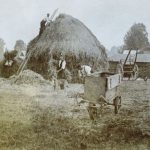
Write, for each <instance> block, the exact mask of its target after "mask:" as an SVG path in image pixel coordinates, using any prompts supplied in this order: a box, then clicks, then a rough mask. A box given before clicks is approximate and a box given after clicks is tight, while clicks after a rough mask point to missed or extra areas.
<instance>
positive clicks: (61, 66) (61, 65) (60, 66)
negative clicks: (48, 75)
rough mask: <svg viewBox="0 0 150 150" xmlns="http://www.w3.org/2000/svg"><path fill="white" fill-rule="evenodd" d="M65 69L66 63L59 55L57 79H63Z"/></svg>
mask: <svg viewBox="0 0 150 150" xmlns="http://www.w3.org/2000/svg"><path fill="white" fill-rule="evenodd" d="M65 68H66V61H65V59H64V57H63V56H62V55H61V56H60V60H59V64H58V70H57V73H58V74H57V76H58V78H59V79H65V78H66V76H65Z"/></svg>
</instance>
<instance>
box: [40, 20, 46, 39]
mask: <svg viewBox="0 0 150 150" xmlns="http://www.w3.org/2000/svg"><path fill="white" fill-rule="evenodd" d="M45 27H46V20H45V19H43V20H42V21H41V23H40V32H39V36H41V35H42V33H43V31H44V30H45Z"/></svg>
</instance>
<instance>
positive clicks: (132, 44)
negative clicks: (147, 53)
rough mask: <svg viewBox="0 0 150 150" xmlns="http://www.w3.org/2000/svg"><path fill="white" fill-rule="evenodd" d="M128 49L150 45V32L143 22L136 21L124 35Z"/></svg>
mask: <svg viewBox="0 0 150 150" xmlns="http://www.w3.org/2000/svg"><path fill="white" fill-rule="evenodd" d="M124 45H125V47H126V49H140V48H143V47H146V46H148V45H149V41H148V33H147V31H146V26H145V25H144V24H143V23H135V24H133V25H132V27H131V28H130V30H129V31H128V32H127V34H126V35H125V37H124Z"/></svg>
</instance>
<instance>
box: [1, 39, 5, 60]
mask: <svg viewBox="0 0 150 150" xmlns="http://www.w3.org/2000/svg"><path fill="white" fill-rule="evenodd" d="M4 46H5V42H4V40H3V39H1V38H0V59H2V58H3V54H4Z"/></svg>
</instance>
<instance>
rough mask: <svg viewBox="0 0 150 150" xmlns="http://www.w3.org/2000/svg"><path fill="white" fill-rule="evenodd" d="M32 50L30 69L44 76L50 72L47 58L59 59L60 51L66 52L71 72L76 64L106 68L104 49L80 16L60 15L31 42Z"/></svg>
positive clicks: (29, 47) (29, 49)
mask: <svg viewBox="0 0 150 150" xmlns="http://www.w3.org/2000/svg"><path fill="white" fill-rule="evenodd" d="M27 51H28V52H29V51H32V54H31V58H30V60H29V62H28V64H27V65H28V68H29V69H31V70H33V71H35V72H38V73H40V74H42V75H45V76H46V74H47V70H48V61H49V60H50V59H51V58H52V57H53V59H55V60H58V58H59V55H60V53H63V54H64V55H65V59H66V61H67V69H68V70H69V71H71V73H72V71H73V70H74V69H75V68H76V65H77V63H81V64H87V65H90V66H92V68H94V69H99V68H101V67H103V68H105V67H107V64H108V63H107V56H106V52H105V48H104V46H103V45H101V44H100V42H99V41H98V40H97V38H96V37H95V36H94V35H93V34H92V32H91V31H90V30H89V29H88V28H87V27H86V26H85V25H84V24H83V23H82V22H80V21H79V20H78V19H75V18H73V17H71V16H69V15H65V14H60V15H59V16H58V17H57V18H56V20H55V21H54V22H52V23H51V24H50V25H49V26H47V27H46V29H45V30H44V32H43V33H42V35H41V36H37V37H36V38H35V39H33V40H32V41H31V42H30V43H29V45H28V50H27Z"/></svg>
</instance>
